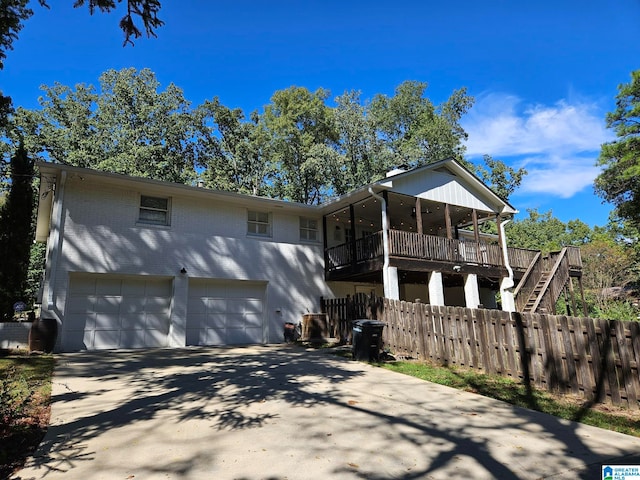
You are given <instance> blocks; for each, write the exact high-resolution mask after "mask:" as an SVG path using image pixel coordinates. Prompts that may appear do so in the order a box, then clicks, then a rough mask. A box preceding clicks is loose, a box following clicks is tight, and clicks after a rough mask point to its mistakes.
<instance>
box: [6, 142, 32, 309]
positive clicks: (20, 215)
mask: <svg viewBox="0 0 640 480" xmlns="http://www.w3.org/2000/svg"><path fill="white" fill-rule="evenodd" d="M33 174H34V165H33V160H32V159H31V158H29V157H28V155H27V152H26V150H25V149H24V147H23V146H22V144H20V145H19V146H18V149H17V150H16V153H15V155H14V156H13V157H12V158H11V162H10V175H11V187H10V189H9V194H8V196H7V199H6V201H5V203H4V204H3V205H2V208H1V209H0V258H1V259H2V262H1V263H0V318H4V319H8V318H11V317H12V315H13V304H14V303H15V302H16V301H18V300H22V301H27V300H29V299H26V298H23V295H24V291H25V286H26V282H27V272H28V269H29V248H30V245H31V239H32V231H33V230H32V221H31V220H32V212H33V206H34V198H33V188H32V181H33Z"/></svg>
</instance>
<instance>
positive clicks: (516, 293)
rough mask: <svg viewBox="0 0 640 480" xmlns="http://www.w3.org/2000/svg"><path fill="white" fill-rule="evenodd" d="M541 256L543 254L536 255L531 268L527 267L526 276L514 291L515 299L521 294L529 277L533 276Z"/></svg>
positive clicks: (523, 276)
mask: <svg viewBox="0 0 640 480" xmlns="http://www.w3.org/2000/svg"><path fill="white" fill-rule="evenodd" d="M540 255H542V252H538V253H536V254H535V256H534V257H533V259H532V260H531V263H529V266H528V267H527V270H526V271H525V272H524V275H522V278H521V279H520V281H519V282H518V286H517V287H516V288H515V290H514V291H513V296H514V297H515V296H517V295H518V293H520V290H522V288H523V287H524V284H525V283H526V282H527V280H528V278H529V276H530V275H531V272H532V271H533V268H534V267H535V265H536V262H537V261H538V259H539V258H540ZM536 283H537V281H536Z"/></svg>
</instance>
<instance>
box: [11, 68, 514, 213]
mask: <svg viewBox="0 0 640 480" xmlns="http://www.w3.org/2000/svg"><path fill="white" fill-rule="evenodd" d="M425 89H426V84H425V83H420V82H404V83H402V84H401V85H399V86H398V88H396V91H395V94H394V95H393V96H391V97H387V96H385V95H376V96H375V97H374V98H373V100H372V101H370V102H368V101H362V100H361V98H360V94H359V93H358V92H354V91H352V92H345V93H344V94H343V95H339V96H337V97H336V98H335V99H333V100H332V99H331V94H330V92H329V91H327V90H324V89H322V88H319V89H317V90H316V91H313V92H312V91H310V90H308V89H307V88H304V87H297V86H293V87H289V88H287V89H284V90H279V91H277V92H275V93H274V94H273V96H272V97H271V101H270V103H269V104H267V105H266V106H265V107H264V109H263V110H262V111H261V112H260V111H254V112H252V113H251V114H250V115H249V116H247V115H245V113H244V112H243V111H242V110H240V109H237V108H236V109H232V108H229V107H227V106H225V105H223V104H222V103H221V102H220V99H219V98H217V97H214V98H213V99H212V100H207V101H205V102H203V104H201V105H198V106H192V105H191V103H190V102H189V101H187V100H186V99H185V97H184V94H183V92H182V90H181V89H180V88H178V87H177V86H176V85H174V84H169V85H168V86H167V87H166V88H165V89H164V90H162V89H161V87H160V84H159V82H158V80H157V79H156V77H155V74H154V73H153V72H151V71H150V70H148V69H143V70H140V71H137V70H136V69H134V68H127V69H122V70H119V71H116V70H108V71H106V72H104V73H103V74H102V75H101V76H100V79H99V85H98V86H97V87H95V86H93V85H85V84H78V85H76V86H75V87H70V86H66V85H61V84H58V83H56V84H54V85H52V86H43V87H42V90H43V92H44V95H43V96H42V97H41V98H40V100H39V102H40V108H39V109H34V110H26V109H18V110H17V111H16V112H15V114H14V115H12V117H11V119H12V126H11V131H10V132H9V133H8V135H9V137H11V136H13V138H14V144H16V143H15V138H17V137H18V136H19V137H20V138H23V139H24V145H25V148H26V150H27V151H28V152H29V154H30V155H32V156H34V157H37V158H40V159H43V160H48V161H53V162H57V163H64V164H70V165H74V166H80V167H87V168H93V169H98V170H105V171H109V172H115V173H123V174H127V175H133V176H141V177H149V178H155V179H158V180H167V181H172V182H181V183H192V182H194V181H195V179H196V177H198V179H199V180H202V181H204V183H205V184H206V185H207V186H209V187H212V188H217V189H221V190H227V191H234V192H240V193H249V194H253V195H265V196H271V197H275V198H280V199H285V200H292V201H297V202H302V203H308V204H314V203H319V202H321V201H323V200H325V199H326V198H327V197H328V196H330V195H339V194H343V193H346V192H347V191H350V190H353V189H355V188H358V187H360V186H362V185H365V184H367V183H370V182H372V181H375V180H378V179H380V178H383V177H384V175H385V173H386V172H387V171H389V170H390V169H392V168H394V167H397V166H405V167H417V166H422V165H426V164H429V163H432V162H436V161H439V160H442V159H444V158H456V159H457V160H459V161H461V162H462V163H463V164H465V165H466V166H467V167H468V168H470V169H471V170H472V171H475V172H476V173H478V174H479V175H480V176H481V177H482V178H483V179H484V180H485V181H487V182H488V184H489V185H490V186H491V187H492V188H494V190H495V191H496V192H497V193H498V194H499V195H501V196H502V197H503V198H505V200H506V199H508V197H509V195H510V194H511V193H512V192H513V191H514V189H515V188H517V186H518V185H519V184H520V181H521V179H522V176H523V175H524V174H525V173H526V172H525V171H524V170H522V169H520V170H518V171H516V170H514V169H512V168H510V167H508V166H507V165H505V164H504V163H503V162H501V161H499V160H494V159H492V158H491V157H489V156H487V157H485V164H484V166H477V167H476V166H475V165H473V164H471V163H470V162H467V161H466V160H465V159H464V157H463V156H462V154H463V152H464V145H463V144H462V140H463V139H464V138H466V133H465V132H464V130H463V129H462V127H461V126H460V124H459V121H460V119H461V116H462V115H463V113H464V112H466V111H467V110H468V108H469V107H470V105H471V103H472V101H473V99H472V98H471V97H469V96H468V95H466V93H465V92H464V90H458V91H455V92H454V93H453V94H452V95H451V96H450V97H449V98H448V99H447V100H446V101H445V102H444V103H443V104H441V105H438V106H435V105H433V104H432V102H431V101H430V100H429V99H427V98H425V96H424V93H425ZM4 150H5V156H8V155H10V154H11V149H10V148H9V146H8V145H7V144H5V145H4Z"/></svg>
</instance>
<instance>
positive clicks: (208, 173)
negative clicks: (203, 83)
mask: <svg viewBox="0 0 640 480" xmlns="http://www.w3.org/2000/svg"><path fill="white" fill-rule="evenodd" d="M198 115H199V116H200V118H201V119H202V121H201V122H200V123H201V124H202V125H203V129H204V131H203V132H202V136H201V147H202V149H203V153H202V155H201V157H202V161H201V164H200V165H201V166H202V167H203V168H204V169H205V170H204V171H203V172H202V178H203V180H204V181H205V184H206V185H207V186H208V187H210V188H215V189H218V190H227V191H232V192H239V193H248V194H250V195H265V196H267V195H269V193H270V192H269V188H268V185H267V183H266V178H267V177H268V175H269V172H270V168H271V163H270V161H269V146H270V143H269V133H268V132H267V131H266V128H265V126H264V123H263V122H262V120H261V118H260V116H259V115H258V113H257V112H253V113H252V114H251V118H250V120H247V119H246V118H245V115H244V113H243V112H242V110H241V109H239V108H236V109H230V108H228V107H225V106H224V105H222V104H221V103H220V100H219V99H218V98H217V97H216V98H214V99H213V100H207V101H205V102H204V104H203V105H201V106H200V107H198Z"/></svg>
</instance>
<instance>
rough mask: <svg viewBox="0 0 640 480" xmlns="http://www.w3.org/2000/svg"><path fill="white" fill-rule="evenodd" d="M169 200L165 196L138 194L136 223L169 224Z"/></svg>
mask: <svg viewBox="0 0 640 480" xmlns="http://www.w3.org/2000/svg"><path fill="white" fill-rule="evenodd" d="M170 206H171V202H170V201H169V198H166V197H150V196H147V195H140V213H139V215H138V223H144V224H145V225H162V226H166V225H169V224H170V222H169V219H170V215H169V214H170Z"/></svg>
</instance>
